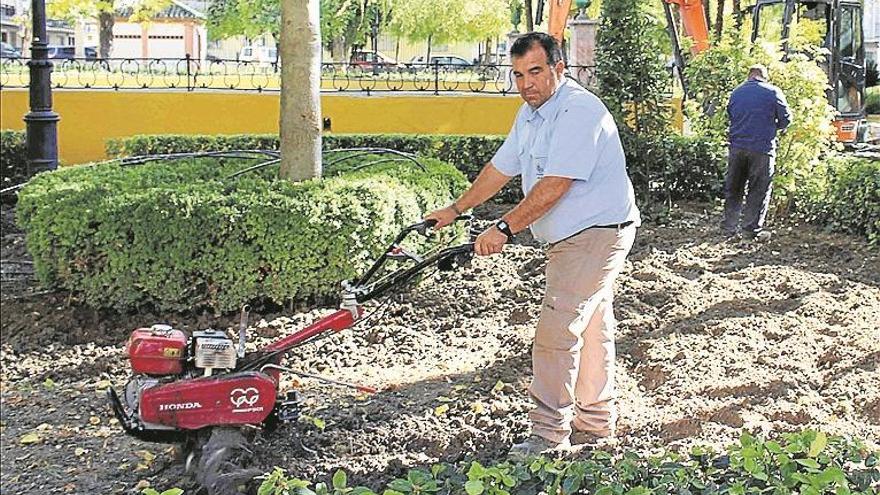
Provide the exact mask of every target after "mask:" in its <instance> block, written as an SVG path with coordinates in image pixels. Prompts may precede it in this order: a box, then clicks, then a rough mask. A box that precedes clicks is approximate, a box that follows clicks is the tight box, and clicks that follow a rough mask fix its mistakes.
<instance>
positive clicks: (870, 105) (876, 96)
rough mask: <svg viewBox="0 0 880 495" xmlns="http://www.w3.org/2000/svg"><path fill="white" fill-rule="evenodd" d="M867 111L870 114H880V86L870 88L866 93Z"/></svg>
mask: <svg viewBox="0 0 880 495" xmlns="http://www.w3.org/2000/svg"><path fill="white" fill-rule="evenodd" d="M865 113H867V114H868V115H877V114H880V88H878V87H874V88H869V89H868V90H867V92H866V93H865Z"/></svg>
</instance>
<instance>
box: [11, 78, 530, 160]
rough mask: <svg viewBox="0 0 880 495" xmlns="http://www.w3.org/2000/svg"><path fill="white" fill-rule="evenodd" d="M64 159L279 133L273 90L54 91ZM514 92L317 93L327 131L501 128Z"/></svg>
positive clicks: (15, 112) (513, 107)
mask: <svg viewBox="0 0 880 495" xmlns="http://www.w3.org/2000/svg"><path fill="white" fill-rule="evenodd" d="M53 96H54V108H55V111H56V112H58V114H59V115H61V122H60V123H59V127H58V148H59V156H60V159H61V161H62V162H63V163H67V164H72V163H84V162H89V161H95V160H100V159H103V158H105V156H106V155H105V153H104V145H105V142H106V140H107V139H110V138H115V137H125V136H133V135H135V134H251V133H276V132H278V108H279V96H278V94H277V93H276V94H253V93H185V92H171V91H169V92H157V91H149V92H148V91H144V92H140V91H131V92H116V91H97V90H84V91H77V90H56V91H55V92H54V93H53ZM521 103H522V100H521V99H520V98H519V97H518V96H476V95H474V96H471V95H464V96H400V95H390V96H375V95H374V96H361V95H322V96H321V105H322V111H323V114H324V117H325V118H327V117H329V118H330V119H331V123H332V124H331V125H332V128H331V132H334V133H354V132H364V133H370V132H399V133H407V134H419V133H423V134H506V133H507V132H508V131H509V130H510V126H511V124H512V122H513V118H514V116H515V115H516V111H517V109H518V108H519V106H520V104H521ZM27 111H28V96H27V91H25V90H3V91H0V128H2V129H24V121H22V117H23V116H24V115H25V113H27Z"/></svg>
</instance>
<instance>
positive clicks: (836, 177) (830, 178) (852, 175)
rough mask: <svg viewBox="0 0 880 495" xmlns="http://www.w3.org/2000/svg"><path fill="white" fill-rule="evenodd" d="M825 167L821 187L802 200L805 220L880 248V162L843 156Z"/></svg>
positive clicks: (830, 161)
mask: <svg viewBox="0 0 880 495" xmlns="http://www.w3.org/2000/svg"><path fill="white" fill-rule="evenodd" d="M826 167H827V179H826V181H827V182H826V184H825V186H824V188H823V189H822V190H820V191H815V192H811V193H808V194H809V196H808V197H807V198H805V199H804V201H805V203H806V208H805V213H806V215H807V217H808V220H811V221H814V222H820V223H822V224H824V225H827V226H828V227H829V228H830V229H832V230H837V231H842V232H849V233H853V234H859V235H864V236H866V237H867V238H868V242H870V243H871V244H875V245H880V160H877V159H876V158H875V159H872V158H859V157H854V156H842V157H838V158H836V159H832V160H829V161H828V162H827V165H826Z"/></svg>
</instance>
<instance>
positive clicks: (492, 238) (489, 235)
mask: <svg viewBox="0 0 880 495" xmlns="http://www.w3.org/2000/svg"><path fill="white" fill-rule="evenodd" d="M507 241H508V239H507V234H505V233H504V232H501V231H500V230H498V229H497V228H496V227H495V226H492V227H489V228H488V229H486V230H484V231H483V233H482V234H480V235H479V236H477V240H476V241H475V242H474V251H475V252H476V253H477V254H478V255H479V256H488V255H490V254H497V253H500V252H501V249H502V248H504V244H505V243H506V242H507Z"/></svg>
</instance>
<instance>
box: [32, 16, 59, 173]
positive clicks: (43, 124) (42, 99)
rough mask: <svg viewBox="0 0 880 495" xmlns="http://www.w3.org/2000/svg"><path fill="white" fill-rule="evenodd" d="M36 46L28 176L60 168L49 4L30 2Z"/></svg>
mask: <svg viewBox="0 0 880 495" xmlns="http://www.w3.org/2000/svg"><path fill="white" fill-rule="evenodd" d="M31 14H32V16H33V31H32V32H33V42H32V43H31V59H30V61H29V62H28V67H30V75H31V81H30V91H29V93H30V112H28V114H27V115H25V116H24V121H25V123H26V124H27V158H28V175H29V176H32V175H33V174H35V173H37V172H43V171H46V170H55V169H56V168H58V120H59V119H60V117H59V116H58V114H57V113H55V112H54V111H52V62H51V61H49V40H48V39H47V36H46V2H45V0H31Z"/></svg>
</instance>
